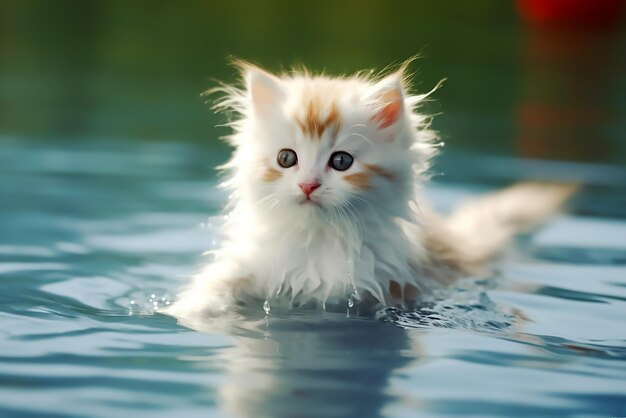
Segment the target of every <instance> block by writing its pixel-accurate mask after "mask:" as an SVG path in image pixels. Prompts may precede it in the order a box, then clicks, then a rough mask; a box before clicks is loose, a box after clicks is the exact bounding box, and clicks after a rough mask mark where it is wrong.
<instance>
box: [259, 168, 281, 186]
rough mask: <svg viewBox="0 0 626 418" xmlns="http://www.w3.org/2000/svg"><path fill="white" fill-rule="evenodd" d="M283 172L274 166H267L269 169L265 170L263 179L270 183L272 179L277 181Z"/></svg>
mask: <svg viewBox="0 0 626 418" xmlns="http://www.w3.org/2000/svg"><path fill="white" fill-rule="evenodd" d="M282 175H283V173H281V172H280V171H278V170H276V169H275V168H273V167H267V169H266V170H265V173H263V181H265V182H267V183H269V182H271V181H276V180H278V179H279V178H280V176H282Z"/></svg>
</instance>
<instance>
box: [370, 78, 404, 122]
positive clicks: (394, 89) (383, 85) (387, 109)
mask: <svg viewBox="0 0 626 418" xmlns="http://www.w3.org/2000/svg"><path fill="white" fill-rule="evenodd" d="M402 77H403V76H402V73H401V72H398V73H395V74H391V75H389V76H387V77H385V78H384V79H382V80H381V81H379V82H378V83H376V85H375V86H374V87H373V89H372V93H371V94H370V96H369V101H370V103H371V104H372V107H373V109H374V112H375V113H374V115H373V116H372V121H374V122H375V123H376V124H377V126H378V129H385V128H389V127H392V126H393V125H395V124H396V122H398V121H399V120H400V119H401V118H402V116H403V115H404V87H403V85H402Z"/></svg>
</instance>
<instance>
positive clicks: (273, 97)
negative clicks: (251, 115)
mask: <svg viewBox="0 0 626 418" xmlns="http://www.w3.org/2000/svg"><path fill="white" fill-rule="evenodd" d="M244 77H245V80H246V87H247V89H248V94H249V95H250V101H251V103H252V107H253V108H254V110H255V112H257V113H258V114H260V115H267V114H268V113H269V112H273V111H274V110H275V109H276V107H277V106H278V105H279V104H280V103H281V102H282V101H283V100H284V99H285V97H286V96H285V92H284V90H283V88H282V86H281V84H282V83H281V81H280V79H279V78H277V77H275V76H273V75H272V74H270V73H268V72H266V71H263V70H261V69H260V68H258V67H254V66H252V65H248V66H246V68H245V76H244Z"/></svg>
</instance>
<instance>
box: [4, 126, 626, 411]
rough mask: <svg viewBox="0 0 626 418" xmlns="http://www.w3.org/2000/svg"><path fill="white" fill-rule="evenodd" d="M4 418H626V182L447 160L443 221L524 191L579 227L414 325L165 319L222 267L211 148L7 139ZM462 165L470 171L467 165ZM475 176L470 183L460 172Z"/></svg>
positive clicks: (609, 171) (612, 171) (558, 226)
mask: <svg viewBox="0 0 626 418" xmlns="http://www.w3.org/2000/svg"><path fill="white" fill-rule="evenodd" d="M0 149H1V152H0V231H1V232H0V285H1V286H2V287H1V288H0V290H1V291H0V416H7V417H31V416H46V417H83V416H89V417H113V416H120V417H128V416H150V417H172V416H184V417H195V416H197V417H212V416H242V417H249V416H255V417H283V416H284V417H309V416H310V417H314V416H337V417H351V416H357V417H378V416H381V417H383V416H384V417H414V416H435V417H449V416H480V417H484V416H567V415H570V416H580V417H591V416H604V417H607V416H624V415H626V193H625V191H626V189H625V188H624V187H625V185H626V183H625V182H624V180H625V179H626V174H625V172H624V170H623V169H622V168H619V167H616V166H613V167H611V166H592V165H584V164H581V165H578V164H567V163H546V162H538V161H519V160H508V159H503V158H489V157H480V158H479V157H477V156H472V158H466V156H465V155H458V154H457V155H449V156H445V157H444V158H443V159H442V162H441V164H440V165H438V166H437V170H438V171H440V172H443V173H445V174H446V175H445V176H443V177H441V176H439V177H436V180H437V181H435V183H434V184H433V185H432V186H431V187H430V188H429V190H428V194H429V196H431V197H432V199H433V201H434V202H435V204H436V206H437V207H439V208H440V209H441V210H442V211H446V210H449V209H450V208H451V207H452V206H453V205H454V204H455V203H456V202H457V201H459V200H460V199H462V198H464V197H467V196H471V195H473V194H475V193H478V192H480V191H484V190H489V189H492V188H494V187H496V186H500V185H502V184H505V183H507V182H510V181H514V180H515V179H517V178H520V177H528V176H536V177H542V176H544V177H546V176H547V177H551V178H570V179H578V180H581V179H586V180H588V183H589V184H590V187H589V188H588V189H587V190H586V191H584V192H583V193H582V194H581V195H579V196H578V197H577V198H576V199H574V201H573V202H572V211H571V212H570V213H569V214H567V215H563V216H560V217H558V218H557V219H554V220H553V221H552V222H550V223H549V224H547V225H546V226H544V227H543V228H542V229H540V230H538V231H537V232H536V233H534V234H531V235H529V236H525V237H522V238H521V239H520V240H519V242H518V243H517V244H516V246H515V247H514V249H512V250H510V251H509V252H507V254H506V255H505V257H504V259H503V260H502V261H501V263H500V264H499V265H498V270H497V273H496V274H495V275H494V276H493V277H485V278H468V279H467V280H465V281H462V282H460V283H459V284H458V285H456V286H455V287H454V288H450V289H447V290H445V291H443V292H441V294H439V295H437V299H436V300H434V301H431V302H429V303H427V304H424V306H422V307H421V309H420V310H419V311H417V312H413V313H406V312H399V311H393V310H388V311H387V312H385V313H384V315H382V317H381V319H380V320H374V319H367V318H360V317H359V316H358V315H356V314H354V313H353V314H352V315H350V316H349V317H347V316H346V315H345V314H342V313H314V312H303V311H294V312H285V311H278V310H272V311H270V314H269V316H268V317H265V313H264V312H263V309H262V306H258V307H250V312H249V313H248V315H247V317H246V318H245V319H244V320H239V321H229V320H228V319H224V320H223V321H220V322H219V323H217V324H215V323H213V324H211V323H206V324H202V323H200V324H196V325H195V328H196V329H190V328H188V327H185V326H183V325H179V324H177V323H176V321H175V320H174V319H172V318H170V317H168V316H165V315H162V314H160V313H159V310H160V309H162V307H163V306H166V305H167V304H168V303H169V302H170V301H171V300H172V298H173V297H174V295H175V293H176V289H177V288H178V287H179V286H180V285H182V284H183V283H185V281H186V280H187V277H188V276H190V275H191V274H193V273H195V272H197V271H198V270H199V269H200V268H201V266H202V265H203V263H204V262H205V261H206V260H205V259H204V258H203V257H202V253H203V252H204V251H205V250H207V249H208V248H210V247H211V246H212V245H214V243H213V239H214V234H213V232H214V225H215V223H216V222H218V220H217V219H216V218H215V216H216V215H217V213H218V210H219V208H220V206H221V205H222V204H223V202H224V199H225V196H224V195H223V194H222V193H221V192H218V191H216V189H215V188H214V186H215V183H216V177H215V175H214V173H213V171H212V169H211V167H212V166H213V165H214V164H215V163H218V162H220V161H221V160H222V159H223V158H224V155H223V152H222V153H220V152H216V151H215V148H214V146H213V145H203V144H183V143H151V142H141V141H127V142H126V141H109V140H98V141H86V142H77V141H73V142H64V141H61V140H57V141H55V140H48V141H46V142H38V141H28V140H24V139H20V140H17V139H13V138H10V137H4V138H0ZM459 159H463V161H464V163H463V164H461V165H460V164H457V161H458V160H459ZM461 170H463V171H461Z"/></svg>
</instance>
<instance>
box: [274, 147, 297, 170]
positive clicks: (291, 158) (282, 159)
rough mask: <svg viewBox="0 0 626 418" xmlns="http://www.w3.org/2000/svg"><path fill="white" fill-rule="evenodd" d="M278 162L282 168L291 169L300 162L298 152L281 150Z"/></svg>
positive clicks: (277, 158)
mask: <svg viewBox="0 0 626 418" xmlns="http://www.w3.org/2000/svg"><path fill="white" fill-rule="evenodd" d="M276 160H277V161H278V165H280V166H281V167H283V168H289V167H292V166H294V165H296V163H297V162H298V156H297V155H296V152H295V151H294V150H291V149H283V150H280V152H279V153H278V157H276Z"/></svg>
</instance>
